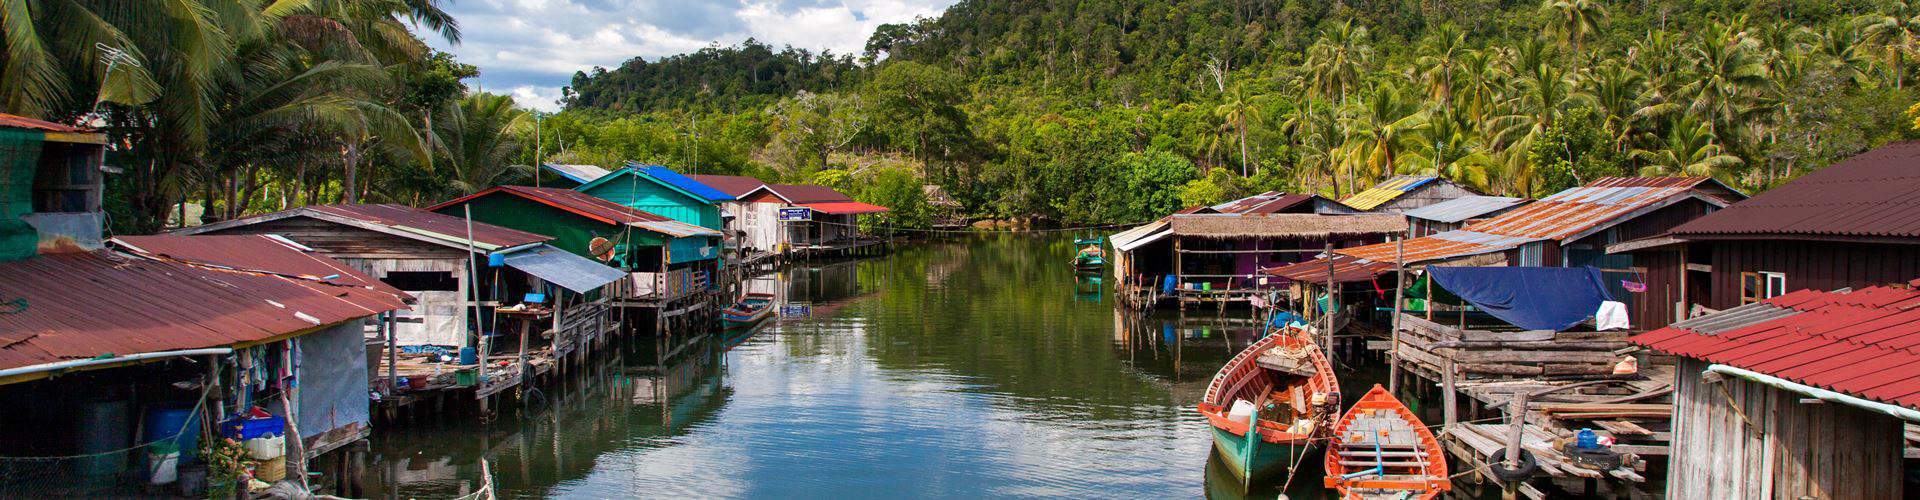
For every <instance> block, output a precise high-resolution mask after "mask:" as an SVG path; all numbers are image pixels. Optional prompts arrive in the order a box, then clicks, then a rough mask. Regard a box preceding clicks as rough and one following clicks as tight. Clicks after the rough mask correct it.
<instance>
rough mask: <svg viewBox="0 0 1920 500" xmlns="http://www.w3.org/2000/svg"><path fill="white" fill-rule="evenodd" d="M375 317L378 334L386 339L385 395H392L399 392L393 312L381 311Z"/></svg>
mask: <svg viewBox="0 0 1920 500" xmlns="http://www.w3.org/2000/svg"><path fill="white" fill-rule="evenodd" d="M375 318H378V320H379V322H380V326H379V329H380V336H382V337H385V338H386V339H387V395H388V396H392V395H394V394H398V393H400V390H399V387H400V376H399V374H398V372H399V366H398V365H399V364H400V362H399V358H400V355H399V352H398V351H399V350H400V346H399V345H397V343H396V341H395V340H394V335H393V312H392V311H388V312H383V313H380V315H378V316H375Z"/></svg>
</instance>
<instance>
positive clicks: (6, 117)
mask: <svg viewBox="0 0 1920 500" xmlns="http://www.w3.org/2000/svg"><path fill="white" fill-rule="evenodd" d="M0 127H4V128H22V129H27V130H39V131H42V132H67V133H79V134H85V133H94V132H96V131H94V130H88V129H84V128H80V127H75V126H72V125H61V124H58V123H54V122H50V121H46V120H41V119H38V118H27V117H24V116H20V115H14V114H7V113H0Z"/></svg>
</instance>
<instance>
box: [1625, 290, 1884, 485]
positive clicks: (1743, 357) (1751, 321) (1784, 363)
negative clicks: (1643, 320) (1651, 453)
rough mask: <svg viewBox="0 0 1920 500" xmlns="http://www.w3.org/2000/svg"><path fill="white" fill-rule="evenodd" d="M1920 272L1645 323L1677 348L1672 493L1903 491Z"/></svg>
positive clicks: (1658, 347) (1638, 339) (1656, 343)
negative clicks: (1890, 281) (1915, 276)
mask: <svg viewBox="0 0 1920 500" xmlns="http://www.w3.org/2000/svg"><path fill="white" fill-rule="evenodd" d="M1916 286H1920V280H1916V281H1912V282H1907V283H1904V284H1900V285H1892V286H1876V287H1867V288H1862V289H1857V290H1849V289H1840V290H1835V291H1831V292H1816V291H1810V290H1801V291H1797V292H1791V293H1786V294H1783V295H1778V296H1774V297H1770V298H1766V299H1761V300H1760V301H1757V302H1753V303H1749V304H1746V305H1742V306H1738V307H1734V308H1731V309H1728V310H1725V311H1721V312H1718V313H1714V314H1708V315H1705V316H1700V317H1696V318H1692V319H1688V320H1685V321H1681V322H1678V323H1674V324H1673V325H1672V326H1669V327H1667V328H1663V329H1660V330H1655V331H1651V332H1647V333H1644V334H1641V335H1637V336H1635V337H1633V338H1632V341H1633V342H1634V343H1636V344H1639V345H1642V346H1645V347H1648V348H1651V349H1653V350H1655V351H1659V352H1662V353H1666V354H1671V355H1674V356H1678V357H1679V358H1680V360H1679V364H1678V367H1677V369H1676V373H1677V375H1678V376H1677V377H1675V378H1676V381H1675V382H1676V392H1675V394H1674V406H1673V425H1674V428H1673V444H1672V446H1671V448H1670V449H1671V450H1672V456H1671V458H1670V459H1669V462H1668V464H1669V465H1668V467H1669V470H1668V478H1669V479H1668V481H1667V491H1666V496H1667V497H1668V498H1865V499H1892V498H1902V497H1903V495H1904V494H1905V493H1906V491H1904V487H1905V485H1906V483H1907V481H1906V479H1905V477H1906V476H1907V474H1908V472H1907V468H1906V467H1905V466H1904V464H1903V461H1902V455H1903V451H1902V449H1903V445H1904V444H1905V443H1906V437H1905V431H1904V429H1905V427H1906V426H1907V424H1908V423H1909V422H1915V421H1920V354H1917V353H1916V352H1915V351H1914V350H1913V349H1912V348H1911V346H1912V345H1913V344H1914V343H1915V340H1916V335H1917V334H1916V333H1915V332H1916V329H1915V328H1914V325H1916V324H1920V323H1916V321H1915V314H1914V310H1915V309H1920V291H1916V290H1915V287H1916Z"/></svg>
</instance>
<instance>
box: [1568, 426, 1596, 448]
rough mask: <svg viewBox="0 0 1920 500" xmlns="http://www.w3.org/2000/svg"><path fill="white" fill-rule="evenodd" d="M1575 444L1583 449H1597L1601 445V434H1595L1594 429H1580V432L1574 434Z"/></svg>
mask: <svg viewBox="0 0 1920 500" xmlns="http://www.w3.org/2000/svg"><path fill="white" fill-rule="evenodd" d="M1574 446H1576V447H1579V448H1580V449H1583V450H1592V449H1597V448H1599V447H1600V436H1599V435H1596V434H1594V433H1593V429H1580V432H1579V433H1578V434H1574Z"/></svg>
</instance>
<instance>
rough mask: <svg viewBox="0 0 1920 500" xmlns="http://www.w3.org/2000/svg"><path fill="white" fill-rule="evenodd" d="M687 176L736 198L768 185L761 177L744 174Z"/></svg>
mask: <svg viewBox="0 0 1920 500" xmlns="http://www.w3.org/2000/svg"><path fill="white" fill-rule="evenodd" d="M687 178H689V179H693V180H694V181H697V182H699V183H701V184H706V185H707V186H708V187H711V188H714V189H718V190H720V192H723V193H727V194H728V195H729V196H733V197H734V198H735V199H739V198H742V197H745V196H746V195H747V193H751V192H753V190H755V189H760V187H761V186H765V185H767V183H766V182H764V181H761V180H760V179H755V178H752V177H747V176H744V175H705V174H687Z"/></svg>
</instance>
